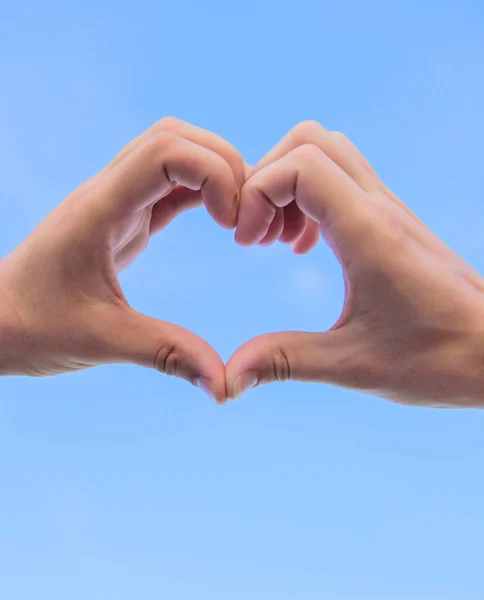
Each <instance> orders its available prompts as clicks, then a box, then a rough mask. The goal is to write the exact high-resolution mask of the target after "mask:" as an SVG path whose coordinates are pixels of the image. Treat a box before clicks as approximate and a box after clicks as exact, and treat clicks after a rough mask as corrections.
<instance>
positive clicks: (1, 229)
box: [0, 0, 484, 600]
mask: <svg viewBox="0 0 484 600" xmlns="http://www.w3.org/2000/svg"><path fill="white" fill-rule="evenodd" d="M73 4H74V5H73ZM0 11H1V12H0V134H1V135H0V201H1V206H2V219H1V225H0V253H1V254H5V253H7V252H8V251H9V250H10V249H11V248H13V247H14V246H15V244H17V243H18V242H19V241H20V240H21V239H22V238H23V237H24V236H25V235H26V234H27V233H28V232H29V231H30V230H31V229H32V228H33V226H34V225H35V224H36V223H37V222H38V221H39V220H40V219H41V218H42V217H43V216H44V215H45V214H47V212H48V211H49V210H51V209H52V208H54V207H55V206H56V205H57V204H58V203H59V202H60V201H61V200H62V198H63V197H64V196H65V195H66V194H67V193H68V192H69V191H71V190H72V189H73V188H74V187H76V186H77V185H78V184H79V183H81V182H82V181H83V180H84V179H86V178H87V177H89V176H91V175H92V174H94V173H95V172H96V171H97V170H99V169H100V168H101V167H103V166H104V164H105V163H106V162H107V161H108V160H109V159H110V158H111V157H112V156H113V155H114V154H115V153H116V152H117V151H118V150H119V149H120V148H121V147H122V146H123V145H124V144H125V143H126V142H128V141H129V140H130V139H131V138H132V137H134V136H135V135H137V134H138V133H139V132H140V131H142V130H143V129H145V128H146V127H148V126H149V125H150V124H151V123H153V122H154V121H156V120H157V119H159V118H160V117H162V116H164V115H174V116H177V117H180V118H182V119H185V120H188V121H191V122H193V123H195V124H197V125H200V126H202V127H206V128H209V129H212V130H214V131H216V132H217V133H219V134H221V135H222V136H225V137H226V138H227V139H228V140H229V141H231V142H232V143H234V144H235V145H236V146H237V147H238V148H239V149H240V151H241V152H242V153H243V155H244V157H245V158H246V160H247V161H249V162H256V161H257V160H258V159H259V158H260V157H261V156H262V155H263V154H264V153H265V152H266V151H267V150H268V149H269V148H270V147H271V146H272V145H273V144H274V143H275V142H276V141H277V140H278V139H279V138H280V137H282V135H284V133H285V132H286V131H287V130H288V129H289V128H290V127H292V126H293V125H295V124H296V123H298V122H299V121H301V120H304V119H308V118H310V119H316V120H318V121H320V122H321V123H322V124H323V125H325V126H326V127H327V128H330V129H339V130H341V131H344V132H345V133H346V134H347V135H348V136H349V137H350V138H352V139H353V140H354V141H355V142H356V143H357V144H358V145H359V146H360V148H361V149H362V150H363V152H364V153H365V154H366V155H367V156H368V158H369V159H370V161H371V162H372V163H373V165H374V166H375V168H376V169H377V171H378V172H379V173H380V174H381V176H382V177H383V179H384V180H385V181H386V182H387V183H388V184H389V185H390V187H391V188H392V189H393V190H394V191H395V192H396V193H397V194H398V195H400V196H401V197H402V198H403V199H404V200H405V201H406V202H407V203H408V204H409V205H410V206H411V207H412V208H413V209H414V210H415V211H416V212H417V213H418V214H419V216H421V217H422V218H423V219H424V220H425V221H426V222H427V223H428V224H429V225H430V226H431V227H432V228H433V229H434V230H435V231H436V232H437V233H438V234H439V235H441V236H442V237H443V238H444V239H445V240H446V241H447V242H448V243H449V244H450V245H451V246H452V247H453V248H454V249H455V250H456V251H458V252H459V253H460V254H462V255H463V256H464V257H465V258H466V259H467V260H468V261H470V262H471V263H472V264H473V265H474V266H475V267H476V268H477V269H479V270H481V272H484V241H483V240H484V205H483V202H484V183H483V169H482V163H483V161H484V150H483V139H484V116H483V115H484V111H483V106H484V80H483V74H484V73H483V71H484V69H483V65H484V35H483V34H484V5H483V4H482V2H481V1H480V0H475V1H460V2H449V1H445V0H443V1H437V0H428V1H426V2H423V1H422V0H420V2H416V1H409V0H407V1H403V0H397V1H395V2H390V1H383V0H380V1H377V0H367V1H365V2H363V1H361V2H360V1H356V0H353V1H349V0H341V1H339V2H329V1H327V0H319V1H317V0H298V1H297V2H285V1H283V0H268V1H261V0H259V1H256V0H250V1H245V2H238V3H232V2H225V1H222V0H205V1H203V2H201V1H198V2H197V1H195V0H193V1H191V2H190V1H188V0H177V1H176V2H170V3H167V2H155V1H150V0H137V2H134V3H130V4H128V3H126V2H122V1H121V2H118V3H115V2H112V1H108V2H97V1H96V2H95V1H94V0H85V1H84V2H82V3H80V2H79V3H67V2H60V1H59V2H52V1H49V0H46V1H44V2H42V3H40V2H34V1H33V0H26V1H25V2H23V3H19V2H17V3H8V5H5V4H4V5H2V8H1V9H0ZM122 283H123V286H124V289H125V291H126V294H127V296H128V298H129V300H130V301H131V303H132V304H133V305H134V306H135V307H136V308H137V309H139V310H144V311H146V312H148V313H149V314H152V315H154V316H159V317H161V318H163V319H167V320H172V321H175V322H177V323H179V324H182V325H184V326H186V327H190V328H193V330H194V331H196V332H197V333H199V334H200V335H202V336H204V337H206V338H207V340H208V341H209V342H211V343H212V344H213V345H214V346H215V348H217V349H218V350H219V352H220V354H221V355H222V357H223V358H224V359H227V358H228V357H229V356H230V354H231V353H232V351H233V350H234V349H235V348H236V347H237V346H238V345H239V344H240V343H242V342H243V341H245V340H246V339H248V338H249V337H251V336H253V335H256V334H258V333H262V332H264V331H274V330H280V329H296V328H301V329H309V330H311V329H313V330H317V329H325V328H327V327H328V326H330V325H331V324H332V322H333V321H334V320H335V318H336V317H337V316H338V314H339V310H340V307H341V300H342V293H343V286H342V282H341V278H340V273H339V269H338V266H337V264H336V262H335V260H334V259H333V258H332V256H331V254H330V252H329V251H328V250H327V249H326V248H325V247H324V246H323V245H321V246H320V247H319V248H318V249H317V250H315V251H314V252H313V253H311V254H310V255H309V256H307V257H302V258H301V257H294V256H292V255H291V254H290V252H289V249H288V248H287V247H285V246H275V247H273V248H271V249H259V248H256V249H251V250H244V249H241V248H238V247H236V246H235V245H234V244H233V242H232V233H231V232H227V231H223V230H220V229H218V228H217V227H216V226H215V225H214V224H213V223H212V222H211V221H210V219H209V218H208V217H207V216H206V215H205V214H204V213H203V211H202V210H199V211H195V212H193V213H191V214H188V215H184V216H183V217H181V218H180V219H179V220H178V221H177V222H176V223H175V224H173V225H172V226H171V227H170V228H169V229H168V230H166V231H165V232H163V233H162V234H161V235H160V236H159V237H158V238H156V239H155V240H153V242H152V243H151V245H150V247H149V249H148V250H147V251H146V253H145V254H144V256H143V257H142V258H141V259H140V260H138V261H137V262H136V263H135V264H134V265H133V266H132V267H131V268H130V269H129V270H128V271H126V272H125V273H124V274H123V275H122ZM483 539H484V414H483V413H481V412H477V411H469V412H463V411H461V412H460V411H436V410H426V409H409V408H404V407H401V406H396V405H391V404H388V403H385V402H384V401H381V400H377V399H374V398H371V397H368V396H364V395H361V394H356V393H352V392H348V391H340V390H336V389H333V388H330V387H326V386H315V385H302V384H284V385H283V384H278V385H273V386H271V387H264V388H261V389H259V390H256V391H254V392H252V393H251V394H250V395H248V396H246V397H245V398H244V399H242V400H240V401H239V402H235V403H230V404H229V405H227V406H225V407H222V408H218V407H216V406H214V405H212V404H211V403H210V402H209V401H208V400H206V399H205V398H204V397H203V396H202V395H201V394H200V393H199V392H198V391H197V390H195V389H193V388H191V387H190V386H189V385H188V384H186V383H184V382H182V381H178V380H174V379H169V378H166V377H163V376H161V375H159V374H157V373H155V372H151V371H148V370H143V369H141V368H136V367H126V366H116V367H105V368H99V369H97V370H91V371H89V372H85V373H81V374H76V375H67V376H63V377H58V378H52V379H44V380H28V379H18V378H12V379H5V378H4V379H2V380H0V597H1V598H5V599H8V600H31V599H35V600H66V599H68V600H81V599H82V600H85V599H86V598H89V600H105V599H106V598H115V599H116V600H125V599H132V598H137V599H138V598H139V599H143V600H148V599H159V598H167V599H168V598H169V599H170V600H192V599H194V598H196V599H197V600H205V599H207V600H208V599H210V600H247V599H249V598H250V599H251V600H293V599H297V600H322V599H326V598H328V599H331V600H360V599H361V600H380V599H381V600H383V599H385V600H449V599H452V600H454V599H455V600H474V599H476V600H477V599H482V598H484V576H483V573H482V563H483V559H482V542H483Z"/></svg>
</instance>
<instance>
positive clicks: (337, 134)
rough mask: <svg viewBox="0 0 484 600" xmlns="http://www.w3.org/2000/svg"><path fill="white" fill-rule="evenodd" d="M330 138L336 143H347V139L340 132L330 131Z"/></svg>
mask: <svg viewBox="0 0 484 600" xmlns="http://www.w3.org/2000/svg"><path fill="white" fill-rule="evenodd" d="M331 136H332V137H333V138H334V139H335V140H336V141H337V142H341V143H343V144H346V143H348V142H349V139H348V137H347V136H346V135H345V134H344V133H343V132H341V131H331Z"/></svg>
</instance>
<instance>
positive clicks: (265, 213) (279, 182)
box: [235, 145, 369, 247]
mask: <svg viewBox="0 0 484 600" xmlns="http://www.w3.org/2000/svg"><path fill="white" fill-rule="evenodd" d="M293 200H295V201H296V203H297V205H298V207H299V208H300V209H301V210H302V212H304V214H306V215H307V216H309V217H310V218H312V219H313V220H314V221H316V222H317V223H319V225H320V226H321V227H322V228H323V229H324V230H325V231H326V232H328V233H330V234H333V235H336V236H337V237H340V238H341V241H342V242H344V244H345V245H347V246H348V247H350V246H351V245H352V241H353V240H352V235H353V234H358V235H360V234H361V233H362V232H361V231H360V229H361V227H362V226H365V227H367V226H368V220H369V210H368V206H367V204H368V203H367V202H366V194H365V192H364V191H363V190H362V189H361V188H360V187H359V186H358V185H357V184H356V183H355V182H354V181H353V180H352V179H351V178H350V177H349V176H348V175H347V174H346V173H345V172H344V171H343V170H342V169H341V168H340V167H338V165H336V164H335V163H334V162H333V161H332V160H331V159H330V158H329V157H328V156H327V155H326V154H325V153H324V152H322V151H321V150H320V149H319V148H318V147H316V146H311V145H305V146H299V147H298V148H296V149H295V150H293V151H292V152H290V153H289V154H287V155H285V156H284V157H283V158H281V159H279V160H277V161H276V162H274V163H272V164H270V165H268V166H267V167H265V168H264V169H262V170H260V171H258V172H257V173H255V175H253V176H252V177H251V178H250V179H249V181H248V182H247V183H246V184H245V186H244V187H243V189H242V194H241V203H240V210H239V218H238V225H237V231H236V236H235V239H236V241H237V243H239V244H241V245H250V244H253V243H258V242H259V241H260V240H261V239H262V238H263V236H264V235H265V233H266V232H267V229H268V227H269V225H270V222H271V221H272V218H273V216H274V212H275V210H276V207H284V206H288V205H289V204H290V203H291V202H292V201H293ZM363 233H364V232H363ZM354 241H355V243H356V242H358V241H359V242H361V239H359V238H358V237H357V239H355V240H354ZM353 245H354V244H353Z"/></svg>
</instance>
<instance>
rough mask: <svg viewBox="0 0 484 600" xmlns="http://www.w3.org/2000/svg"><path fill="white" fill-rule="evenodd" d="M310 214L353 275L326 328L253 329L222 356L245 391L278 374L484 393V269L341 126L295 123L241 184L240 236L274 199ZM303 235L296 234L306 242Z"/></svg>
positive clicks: (412, 396)
mask: <svg viewBox="0 0 484 600" xmlns="http://www.w3.org/2000/svg"><path fill="white" fill-rule="evenodd" d="M291 205H292V206H293V212H297V211H300V212H301V213H303V214H304V215H306V216H307V217H310V218H312V219H313V220H314V221H315V222H316V223H317V224H318V226H319V229H320V231H321V234H322V236H323V238H324V239H325V241H326V242H327V244H328V245H329V246H330V247H331V248H332V250H333V251H334V253H335V255H336V257H337V259H338V260H339V262H340V264H341V266H342V270H343V276H344V281H345V284H346V299H345V303H344V307H343V311H342V314H341V317H340V318H339V319H338V321H337V322H336V323H335V325H334V326H333V327H332V328H331V330H330V331H327V332H321V333H303V332H278V333H271V334H266V335H262V336H259V337H257V338H255V339H252V340H250V341H248V342H247V343H246V344H244V345H243V346H242V347H241V348H239V349H238V350H237V351H236V352H235V354H234V355H233V356H232V357H231V359H230V360H229V362H228V363H227V365H226V377H227V389H228V390H229V395H230V396H231V397H237V396H238V395H240V394H241V393H243V392H244V391H246V390H247V389H250V388H251V387H254V385H257V384H262V383H268V382H271V381H286V380H289V379H292V380H296V381H312V382H324V383H330V384H333V385H338V386H344V387H347V388H351V389H355V390H360V391H364V392H367V393H371V394H373V395H376V396H380V397H383V398H386V399H389V400H392V401H395V402H399V403H405V404H410V405H424V406H442V407H454V406H459V407H464V406H472V407H477V406H483V405H484V375H483V374H484V280H483V278H482V277H481V276H480V275H479V274H478V273H476V272H475V271H474V270H473V269H472V268H471V267H470V266H469V265H468V264H466V263H465V262H464V261H463V260H462V259H461V258H460V257H459V256H457V255H456V254H455V253H454V252H453V251H452V250H450V249H449V248H448V247H447V246H446V245H445V244H444V243H443V242H442V241H441V240H440V239H439V238H438V237H437V236H436V235H435V234H434V233H432V232H431V231H430V230H429V229H428V228H427V227H426V226H425V225H424V223H422V222H421V221H420V220H419V219H418V218H417V217H416V216H415V215H414V214H413V213H412V212H411V211H410V210H409V209H408V208H407V207H406V206H405V204H404V203H403V202H402V201H401V200H399V199H398V198H397V197H396V196H395V195H394V194H392V192H390V190H388V188H386V186H385V185H384V184H383V183H382V181H381V180H380V179H379V178H378V176H377V175H376V173H375V171H374V170H373V169H372V167H371V166H370V165H369V163H368V161H366V159H365V158H364V157H363V156H362V155H361V154H360V152H359V151H358V150H357V149H356V147H355V146H354V145H353V144H352V143H351V142H350V141H349V140H348V139H347V138H346V137H345V136H343V135H342V134H340V133H330V132H327V131H326V130H325V129H324V128H323V127H321V126H320V125H318V124H317V123H313V122H304V123H302V124H300V125H298V126H297V127H296V128H294V129H293V130H292V131H291V132H290V133H289V134H288V135H287V136H286V137H285V138H284V139H283V140H282V141H281V142H280V143H279V144H278V145H277V146H276V147H275V148H274V149H273V150H271V152H269V154H268V155H267V156H266V157H265V158H264V159H263V160H262V161H261V162H260V163H259V165H257V167H256V169H255V170H254V172H253V173H252V175H251V177H250V179H249V180H248V181H247V182H246V184H245V186H244V187H243V189H242V195H241V206H240V210H239V219H238V226H237V231H236V241H237V242H238V243H239V244H241V245H244V246H246V245H251V244H254V243H258V242H259V241H260V240H261V239H264V236H265V235H267V234H266V231H267V229H270V228H271V227H272V226H273V225H272V223H273V221H274V219H275V218H277V217H276V214H277V211H278V210H280V209H281V208H282V207H285V210H287V207H289V206H291ZM298 243H300V242H298Z"/></svg>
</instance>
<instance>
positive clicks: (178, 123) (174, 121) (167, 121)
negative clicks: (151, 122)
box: [157, 116, 184, 131]
mask: <svg viewBox="0 0 484 600" xmlns="http://www.w3.org/2000/svg"><path fill="white" fill-rule="evenodd" d="M183 123H184V121H182V120H181V119H178V118H177V117H169V116H168V117H163V118H162V119H160V120H159V121H158V123H157V127H158V128H159V129H161V130H167V131H178V130H179V129H180V128H181V127H182V126H183Z"/></svg>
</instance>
